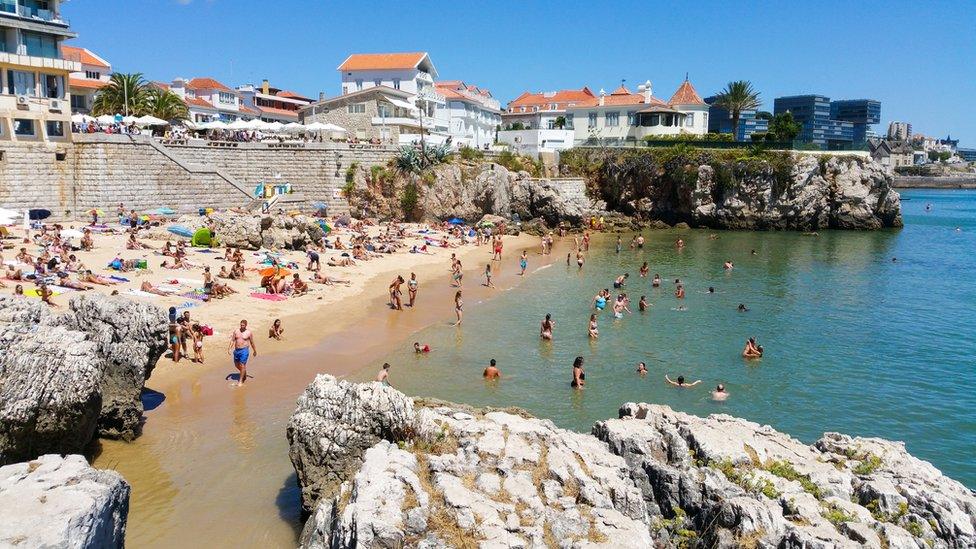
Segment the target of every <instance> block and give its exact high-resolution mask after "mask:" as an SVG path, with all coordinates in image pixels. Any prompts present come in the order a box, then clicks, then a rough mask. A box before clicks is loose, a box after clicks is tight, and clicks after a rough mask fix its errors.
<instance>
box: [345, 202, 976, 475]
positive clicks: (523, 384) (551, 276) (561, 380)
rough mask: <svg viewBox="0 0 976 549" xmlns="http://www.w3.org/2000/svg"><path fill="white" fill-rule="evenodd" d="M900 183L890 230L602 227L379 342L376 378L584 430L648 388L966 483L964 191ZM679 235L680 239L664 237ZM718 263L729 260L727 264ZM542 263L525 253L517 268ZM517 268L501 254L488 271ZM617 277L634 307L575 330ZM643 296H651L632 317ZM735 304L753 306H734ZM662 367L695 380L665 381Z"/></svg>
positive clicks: (974, 319) (975, 444)
mask: <svg viewBox="0 0 976 549" xmlns="http://www.w3.org/2000/svg"><path fill="white" fill-rule="evenodd" d="M902 196H903V197H904V198H907V199H909V200H905V201H903V203H902V207H903V212H904V219H905V228H904V229H901V230H887V231H878V232H833V231H825V232H823V233H821V234H820V235H819V236H804V235H801V234H798V233H774V232H769V233H756V232H741V233H737V232H717V233H715V234H717V235H718V237H719V238H718V239H710V238H709V232H708V231H691V230H689V231H674V232H672V231H667V232H650V233H648V234H647V235H646V236H647V244H646V245H645V247H644V249H643V250H631V249H629V247H628V243H629V235H628V236H627V237H625V238H624V249H623V251H622V252H621V253H620V254H616V253H615V251H614V241H613V238H612V237H606V238H601V239H600V240H597V241H595V243H594V245H593V246H591V250H590V252H589V254H588V258H587V263H586V265H585V266H584V267H583V269H582V270H578V269H577V268H576V265H575V262H574V264H573V265H572V266H570V267H567V266H566V265H565V264H564V262H562V261H560V262H558V263H556V264H555V265H553V266H552V267H550V268H546V269H542V270H540V271H538V272H536V273H534V276H532V277H530V278H529V279H528V280H526V281H525V284H524V285H523V286H522V287H520V288H519V289H517V290H515V291H513V292H510V293H507V294H505V295H503V296H501V297H499V298H497V299H494V300H492V301H489V302H487V303H485V304H484V305H483V306H481V307H480V308H477V309H475V310H474V311H472V312H469V313H468V315H467V316H466V317H465V320H464V324H463V327H462V328H460V329H455V328H452V327H449V326H448V325H447V324H446V323H439V324H437V325H434V326H431V327H430V328H427V329H425V330H423V331H421V332H420V333H418V334H417V336H416V339H418V340H419V341H421V342H422V343H427V344H430V345H431V347H432V348H433V349H434V351H433V352H432V353H430V354H429V355H423V356H419V355H414V354H413V353H412V351H411V349H410V348H409V346H404V347H403V348H401V349H399V350H397V351H396V352H393V353H391V354H390V355H389V356H388V357H387V360H388V361H389V362H391V363H392V364H394V370H393V373H392V374H391V381H392V382H393V384H394V386H396V387H397V388H399V389H401V390H404V391H405V392H407V393H408V394H412V395H424V396H435V397H439V398H444V399H448V400H454V401H458V402H464V403H469V404H475V405H495V406H506V405H518V406H522V407H524V408H526V409H528V410H529V411H531V412H533V413H535V414H537V415H539V416H543V417H548V418H552V419H553V420H554V421H555V422H556V424H557V425H560V426H563V427H567V428H571V429H577V430H583V431H585V430H589V428H590V427H591V425H592V424H593V422H594V421H596V420H599V419H602V418H607V417H612V416H615V415H616V411H617V408H618V406H619V405H620V404H621V403H623V402H627V401H645V402H655V403H663V404H668V405H670V406H672V407H674V408H676V409H678V410H682V411H686V412H690V413H695V414H709V413H716V412H724V413H729V414H733V415H736V416H741V417H745V418H748V419H750V420H754V421H757V422H760V423H768V424H770V425H772V426H773V427H775V428H777V429H779V430H782V431H785V432H787V433H790V434H792V435H793V436H795V437H797V438H799V439H801V440H803V441H806V442H812V441H813V440H815V439H816V438H817V437H819V436H820V434H821V433H823V432H825V431H840V432H844V433H849V434H854V435H863V436H879V437H884V438H889V439H895V440H903V441H905V442H906V444H907V447H908V450H909V451H910V452H912V453H913V454H914V455H916V456H918V457H921V458H923V459H926V460H929V461H931V462H932V463H933V464H935V465H936V466H937V467H938V468H940V469H941V470H942V471H943V472H944V473H946V474H947V475H949V476H951V477H953V478H956V479H957V480H959V481H961V482H963V483H964V484H966V485H968V486H969V487H976V463H974V461H973V460H972V456H973V451H974V449H976V411H974V409H976V391H974V390H973V387H974V386H976V369H974V364H976V361H974V359H973V353H974V351H976V328H974V326H976V287H974V284H973V282H974V279H976V276H974V274H973V273H974V272H976V257H974V256H973V251H974V250H976V191H961V190H960V191H956V190H950V191H930V190H925V191H922V190H912V191H905V192H903V193H902ZM926 205H931V210H930V211H927V210H926ZM956 227H959V228H960V229H961V230H960V231H956V230H955V229H956ZM678 235H680V236H681V237H682V238H684V240H685V242H686V247H685V249H684V250H677V249H676V248H675V246H674V245H673V242H674V239H675V238H676V237H677V236H678ZM751 250H755V251H756V254H755V255H753V254H751V253H750V252H751ZM893 258H897V260H894V261H893ZM726 260H732V261H733V262H734V263H735V269H734V270H732V271H731V272H727V271H725V270H723V268H722V264H723V262H724V261H726ZM643 261H648V263H649V264H650V276H653V275H654V274H655V273H660V275H661V277H662V279H664V284H663V285H662V287H661V288H660V289H653V288H651V285H650V276H649V277H648V278H647V279H641V278H639V277H638V276H637V275H638V268H639V266H640V264H641V262H643ZM540 262H541V258H540V256H538V255H530V257H529V270H530V271H532V270H533V269H534V268H536V267H537V266H538V265H539V264H540ZM516 263H517V259H516V258H515V257H510V258H507V259H506V260H505V262H503V265H502V266H501V267H502V268H503V269H515V268H517V266H516ZM625 272H629V273H630V275H631V276H630V281H629V283H628V285H627V288H626V291H627V292H628V294H629V295H630V297H631V299H632V309H633V310H634V313H633V314H631V315H627V316H626V317H625V318H623V319H621V320H614V319H613V318H612V314H611V313H609V311H604V312H603V313H602V314H600V315H599V329H600V334H601V335H600V338H599V340H597V341H590V340H589V338H588V337H587V330H586V327H587V321H588V318H589V315H590V313H591V311H592V308H591V305H590V303H591V301H592V299H593V296H594V295H595V293H596V291H597V290H598V289H599V288H605V287H611V283H612V281H613V279H614V278H615V277H616V276H617V275H619V274H623V273H625ZM676 278H680V279H681V281H682V282H683V283H684V284H685V288H686V290H687V297H686V299H684V300H683V302H682V303H681V305H684V306H685V307H687V310H685V311H679V310H675V309H676V307H677V306H678V305H679V302H678V300H676V299H675V297H674V296H673V289H674V284H673V282H674V280H675V279H676ZM471 282H474V281H471ZM709 286H713V287H714V288H715V293H714V294H711V295H710V294H708V293H707V288H708V287H709ZM641 295H646V296H647V298H648V300H649V301H650V302H651V304H652V306H651V308H650V309H649V310H648V312H646V313H643V314H642V313H639V312H637V306H636V305H637V300H638V299H639V298H640V296H641ZM739 303H745V304H746V305H747V306H748V307H749V309H750V310H749V311H748V312H745V313H740V312H737V310H736V306H737V305H738V304H739ZM546 313H552V315H553V318H554V319H555V321H556V329H555V341H554V342H552V343H545V342H542V341H541V340H540V339H539V337H538V333H539V323H540V321H541V320H542V317H543V316H544V315H545V314H546ZM750 336H755V337H757V338H758V340H759V343H761V344H762V345H764V346H765V349H766V355H765V356H764V357H763V358H762V359H760V360H752V361H749V360H744V359H743V358H741V356H740V352H741V350H742V347H743V344H744V342H745V340H746V338H748V337H750ZM577 355H581V356H583V357H585V360H586V364H585V366H586V376H587V385H586V388H585V390H583V391H575V390H572V389H571V388H570V387H569V381H570V379H571V364H572V361H573V358H574V357H575V356H577ZM490 358H495V359H496V360H497V361H498V364H499V367H500V368H501V370H502V372H503V379H502V380H501V381H500V382H498V383H493V384H486V383H485V382H483V381H482V379H481V371H482V369H483V368H484V367H485V365H486V364H487V362H488V359H490ZM638 361H645V362H646V363H647V367H648V370H649V373H648V375H647V376H646V377H640V376H638V375H637V374H636V373H635V365H636V363H637V362H638ZM373 374H374V372H373V371H367V372H363V373H362V374H360V376H359V377H361V378H364V379H365V378H367V376H368V377H371V376H372V375H373ZM665 374H669V375H670V376H671V377H672V378H675V377H676V376H678V375H684V376H685V377H686V378H687V379H689V380H696V379H701V380H702V384H701V385H699V386H697V387H695V388H692V389H678V388H675V387H672V386H669V385H667V384H666V383H665V382H664V375H665ZM717 383H724V384H725V385H726V387H727V389H728V391H729V393H730V397H729V399H728V400H727V401H726V402H723V403H716V402H713V401H712V400H710V398H709V391H710V389H711V388H712V387H714V386H715V385H716V384H717Z"/></svg>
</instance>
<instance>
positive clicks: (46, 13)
mask: <svg viewBox="0 0 976 549" xmlns="http://www.w3.org/2000/svg"><path fill="white" fill-rule="evenodd" d="M0 15H15V16H17V17H20V18H22V19H27V20H30V21H40V22H44V23H55V24H57V25H64V26H65V27H67V26H69V25H70V24H69V22H68V20H67V19H65V18H63V17H61V14H60V13H57V12H55V11H52V10H46V9H41V8H37V7H33V6H24V5H18V4H17V3H16V2H13V1H9V0H8V1H0Z"/></svg>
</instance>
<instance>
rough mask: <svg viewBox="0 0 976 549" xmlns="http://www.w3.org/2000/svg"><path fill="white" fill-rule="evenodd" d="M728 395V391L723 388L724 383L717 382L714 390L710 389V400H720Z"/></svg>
mask: <svg viewBox="0 0 976 549" xmlns="http://www.w3.org/2000/svg"><path fill="white" fill-rule="evenodd" d="M728 397H729V393H728V391H726V390H725V385H722V384H721V383H719V384H718V385H716V386H715V390H714V391H712V400H717V401H722V400H725V399H727V398H728Z"/></svg>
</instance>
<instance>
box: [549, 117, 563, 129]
mask: <svg viewBox="0 0 976 549" xmlns="http://www.w3.org/2000/svg"><path fill="white" fill-rule="evenodd" d="M552 124H553V126H556V127H557V128H559V129H560V130H561V129H563V128H565V127H566V117H565V116H557V117H556V120H555V121H553V123H552Z"/></svg>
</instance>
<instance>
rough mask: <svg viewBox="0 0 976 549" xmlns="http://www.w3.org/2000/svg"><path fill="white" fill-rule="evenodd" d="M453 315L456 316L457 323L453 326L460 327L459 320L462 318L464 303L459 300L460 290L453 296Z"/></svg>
mask: <svg viewBox="0 0 976 549" xmlns="http://www.w3.org/2000/svg"><path fill="white" fill-rule="evenodd" d="M454 314H456V315H457V322H455V323H454V325H455V326H460V325H461V319H462V317H463V316H464V302H463V301H462V300H461V290H458V291H457V293H456V294H454Z"/></svg>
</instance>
